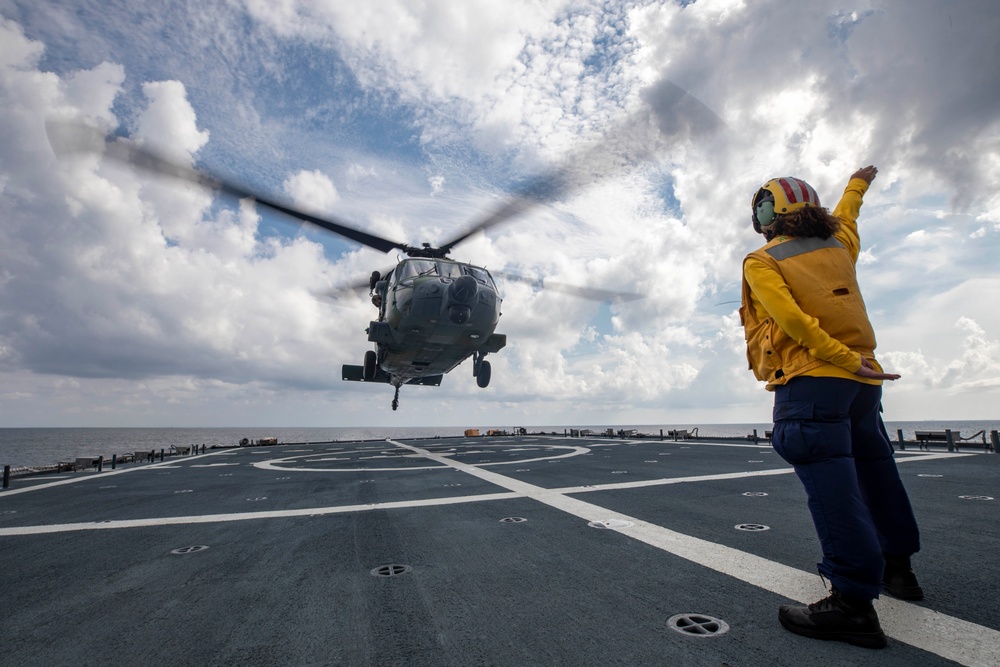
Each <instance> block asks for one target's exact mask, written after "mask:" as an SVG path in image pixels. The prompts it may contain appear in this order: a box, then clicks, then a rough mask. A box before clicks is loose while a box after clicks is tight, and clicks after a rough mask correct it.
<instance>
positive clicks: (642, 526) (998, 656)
mask: <svg viewBox="0 0 1000 667" xmlns="http://www.w3.org/2000/svg"><path fill="white" fill-rule="evenodd" d="M397 444H399V446H401V447H407V448H409V449H412V450H413V451H414V452H418V453H421V454H423V455H424V456H426V457H427V458H429V459H431V460H435V461H439V462H441V463H445V464H447V465H450V466H452V467H454V468H457V469H459V470H462V471H463V472H466V473H468V474H470V475H472V476H474V477H478V478H480V479H483V480H485V481H488V482H490V483H492V484H496V485H497V486H500V487H503V488H506V489H509V490H511V491H513V492H515V493H517V494H519V495H523V496H526V497H528V498H531V499H533V500H537V501H538V502H541V503H544V504H545V505H548V506H549V507H554V508H556V509H559V510H562V511H563V512H566V513H568V514H571V515H573V516H576V517H579V518H580V519H583V520H585V521H587V522H591V521H604V522H611V521H615V522H628V523H631V524H633V525H627V526H623V527H613V526H611V525H609V528H608V529H609V530H616V531H618V532H620V533H622V534H623V535H627V536H629V537H631V538H633V539H636V540H639V541H640V542H643V543H645V544H648V545H650V546H653V547H656V548H658V549H662V550H663V551H666V552H668V553H671V554H674V555H675V556H680V557H681V558H684V559H686V560H689V561H691V562H693V563H697V564H698V565H701V566H703V567H706V568H709V569H712V570H715V571H716V572H721V573H722V574H725V575H728V576H730V577H733V578H734V579H738V580H740V581H744V582H746V583H748V584H751V585H753V586H757V587H758V588H763V589H764V590H767V591H770V592H772V593H776V594H778V595H781V596H783V597H787V598H789V599H792V600H795V601H797V602H802V603H809V602H815V601H816V600H817V599H819V598H821V597H824V596H825V591H824V590H823V587H822V586H821V583H820V580H819V578H818V577H817V576H816V575H815V574H814V573H811V572H804V571H802V570H797V569H795V568H793V567H788V566H787V565H782V564H781V563H776V562H774V561H771V560H767V559H766V558H762V557H760V556H757V555H755V554H751V553H747V552H745V551H740V550H738V549H733V548H731V547H727V546H724V545H722V544H716V543H714V542H709V541H707V540H702V539H699V538H697V537H692V536H690V535H685V534H683V533H678V532H676V531H673V530H670V529H668V528H663V527H662V526H657V525H656V524H651V523H647V522H645V521H642V520H641V519H637V518H635V517H632V516H628V515H626V514H621V513H618V512H614V511H611V510H608V509H605V508H603V507H600V506H598V505H593V504H590V503H586V502H584V501H582V500H579V499H576V498H570V497H568V496H566V495H564V494H562V493H560V492H559V491H555V490H552V489H545V488H542V487H539V486H534V485H532V484H528V483H526V482H522V481H520V480H516V479H511V478H509V477H504V476H503V475H500V474H498V473H495V472H492V471H489V470H482V469H480V468H477V467H475V466H470V465H466V464H464V463H461V462H459V461H451V460H446V459H441V458H440V457H437V456H435V455H434V454H432V453H431V452H428V451H426V450H421V449H419V448H417V447H411V446H409V445H404V444H401V443H397ZM952 456H953V455H952ZM911 460H912V459H911ZM618 525H619V524H617V523H615V524H614V526H618ZM876 604H877V605H878V611H879V618H880V619H881V621H882V628H883V630H885V632H886V634H888V635H889V636H891V637H893V638H895V639H897V640H899V641H901V642H904V643H906V644H910V645H911V646H916V647H917V648H919V649H922V650H924V651H927V652H929V653H934V654H936V655H939V656H941V657H944V658H947V659H949V660H954V661H955V662H958V663H960V664H963V665H969V666H970V667H972V666H979V665H996V664H1000V631H997V630H994V629H992V628H987V627H985V626H982V625H977V624H975V623H970V622H969V621H964V620H962V619H960V618H955V617H953V616H948V615H947V614H941V613H938V612H935V611H932V610H929V609H925V608H923V607H919V606H917V605H914V604H909V603H907V602H903V601H901V600H890V599H886V598H882V599H880V600H878V601H876Z"/></svg>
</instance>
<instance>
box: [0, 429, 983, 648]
mask: <svg viewBox="0 0 1000 667" xmlns="http://www.w3.org/2000/svg"><path fill="white" fill-rule="evenodd" d="M896 458H897V461H898V463H899V469H900V473H901V475H902V477H903V480H904V482H905V484H906V487H907V489H908V491H909V493H910V498H911V501H912V503H913V506H914V510H915V512H916V515H917V519H918V521H919V523H920V527H921V531H922V541H923V549H922V551H921V553H920V554H918V555H917V556H916V557H915V558H914V566H915V570H916V571H917V574H918V576H919V577H920V580H921V584H922V585H923V587H924V590H925V593H926V598H925V600H924V601H923V602H920V603H905V602H900V601H897V600H894V599H892V598H889V597H887V596H883V597H882V598H881V599H880V600H878V601H877V602H876V606H877V608H878V610H879V614H880V617H881V620H882V625H883V628H884V629H885V631H886V633H887V634H888V635H889V637H890V644H889V647H888V648H887V649H884V650H881V651H872V650H866V649H861V648H856V647H852V646H849V645H846V644H842V643H839V642H822V641H816V640H810V639H806V638H802V637H798V636H795V635H792V634H790V633H788V632H787V631H785V630H783V629H782V628H781V626H780V625H779V624H778V622H777V608H778V606H779V605H780V604H785V603H788V602H789V601H790V600H795V601H800V602H812V601H815V600H817V599H819V598H821V597H823V596H825V595H826V590H825V588H824V584H823V582H822V581H821V579H820V577H819V576H818V575H817V574H816V565H815V564H816V561H817V560H818V559H819V558H820V552H819V544H818V541H817V539H816V537H815V533H814V531H813V527H812V523H811V521H810V518H809V515H808V511H807V509H806V505H805V495H804V492H803V491H802V488H801V485H800V484H799V482H798V480H797V479H796V478H795V475H794V474H793V473H792V471H791V469H790V467H788V466H787V465H786V464H785V463H784V462H783V461H782V460H781V459H780V458H779V457H778V456H777V455H776V454H775V453H774V452H773V451H772V450H771V449H770V448H769V447H768V446H766V445H761V446H758V445H753V444H751V443H734V442H722V441H720V442H712V441H710V440H705V439H699V440H688V441H680V442H672V441H658V440H652V439H640V440H619V439H602V438H563V437H556V436H527V437H497V438H488V437H481V438H442V439H423V440H404V441H398V442H396V441H387V442H359V443H315V444H306V445H283V446H272V447H251V448H241V449H236V450H225V451H221V452H213V453H209V454H205V455H201V456H191V457H185V458H179V459H173V460H169V461H166V462H164V463H155V464H148V465H146V464H143V465H138V464H130V465H128V466H119V467H118V468H117V469H116V470H114V471H110V470H108V469H107V468H105V470H104V472H101V473H96V472H90V473H75V474H62V475H58V476H49V477H38V478H29V479H20V480H17V479H16V480H15V481H14V484H13V485H12V487H11V488H10V489H8V490H6V491H3V492H0V572H2V574H0V577H2V581H3V590H4V594H3V603H2V609H3V622H2V623H0V663H2V664H11V665H53V664H74V665H87V664H92V665H118V664H120V665H137V664H144V665H183V664H199V665H395V666H406V665H428V666H435V665H511V666H517V667H523V666H526V665H573V666H576V665H683V666H688V665H690V666H694V667H697V666H702V665H705V666H712V667H721V666H722V665H729V666H730V667H742V666H757V665H761V666H779V665H794V666H796V667H798V666H801V665H819V664H822V665H845V666H846V665H851V666H857V665H876V664H877V665H880V666H882V665H898V666H901V667H902V666H905V667H918V666H923V665H950V664H963V665H997V664H1000V602H998V600H1000V594H998V593H1000V591H998V585H997V581H998V580H1000V577H998V575H1000V571H998V570H1000V566H998V558H997V554H998V553H1000V522H998V521H997V507H998V505H997V501H996V500H995V499H996V498H997V497H998V496H1000V488H998V487H1000V481H998V479H1000V478H998V475H997V472H998V464H997V460H998V459H997V457H996V456H994V455H988V454H964V453H963V454H947V453H926V452H913V453H909V452H908V453H898V454H897V457H896ZM678 617H680V623H681V624H682V625H683V624H685V623H686V622H687V623H689V624H694V625H693V626H692V627H691V628H690V629H691V630H697V629H699V628H701V630H700V631H699V632H693V631H689V632H682V631H679V630H677V629H673V628H672V627H670V625H671V624H670V623H668V621H670V620H671V619H674V620H675V622H676V619H677V618H678ZM685 619H686V620H685Z"/></svg>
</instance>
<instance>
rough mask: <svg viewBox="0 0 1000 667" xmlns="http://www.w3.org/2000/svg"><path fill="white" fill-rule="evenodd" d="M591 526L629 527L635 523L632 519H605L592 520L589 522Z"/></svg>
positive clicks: (606, 527) (603, 527) (604, 527)
mask: <svg viewBox="0 0 1000 667" xmlns="http://www.w3.org/2000/svg"><path fill="white" fill-rule="evenodd" d="M587 525H588V526H590V527H591V528H602V529H608V528H628V527H629V526H634V525H635V524H634V523H632V522H631V521H622V520H621V519H605V520H604V521H591V522H590V523H588V524H587Z"/></svg>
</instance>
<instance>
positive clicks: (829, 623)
mask: <svg viewBox="0 0 1000 667" xmlns="http://www.w3.org/2000/svg"><path fill="white" fill-rule="evenodd" d="M830 593H831V594H830V596H829V597H826V598H823V599H822V600H820V601H819V602H813V603H812V604H811V605H809V606H807V607H795V606H792V605H782V606H781V608H780V609H779V610H778V620H779V621H780V622H781V625H782V626H784V628H785V629H786V630H789V631H791V632H794V633H795V634H797V635H802V636H803V637H812V638H813V639H836V640H839V641H844V642H847V643H849V644H853V645H855V646H863V647H865V648H883V647H884V646H885V644H886V640H885V633H884V632H882V626H881V625H879V622H878V614H876V613H875V607H873V606H872V603H871V600H848V599H846V598H844V597H842V596H841V595H840V593H839V592H838V591H837V589H836V588H834V589H832V590H831V591H830Z"/></svg>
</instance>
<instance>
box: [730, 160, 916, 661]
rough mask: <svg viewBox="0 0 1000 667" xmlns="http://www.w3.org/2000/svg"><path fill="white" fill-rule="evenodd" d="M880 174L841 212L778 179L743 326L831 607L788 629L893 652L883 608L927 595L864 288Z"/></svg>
mask: <svg viewBox="0 0 1000 667" xmlns="http://www.w3.org/2000/svg"><path fill="white" fill-rule="evenodd" d="M877 173H878V170H877V169H876V168H875V167H874V166H867V167H863V168H861V169H859V170H858V171H856V172H855V173H854V174H852V175H851V178H850V180H849V182H848V184H847V188H846V189H845V190H844V194H843V196H842V197H841V199H840V202H839V203H838V204H837V206H836V207H835V208H834V210H833V213H832V214H831V213H830V212H829V211H828V210H827V209H825V208H822V207H821V206H820V201H819V196H818V195H817V194H816V191H815V190H814V189H813V188H812V186H810V185H809V184H808V183H806V182H805V181H803V180H801V179H798V178H792V177H787V178H774V179H772V180H770V181H768V182H767V183H765V184H764V185H763V186H762V187H761V188H760V189H759V190H758V191H757V192H756V194H754V196H753V199H752V203H751V205H752V219H753V227H754V230H755V231H757V232H758V233H760V234H763V235H764V237H765V239H767V244H766V245H765V246H764V247H762V248H760V249H758V250H755V251H754V252H752V253H750V254H749V255H747V257H746V259H744V261H743V298H742V305H741V307H740V319H741V321H742V323H743V327H744V334H745V336H746V342H747V358H748V360H749V362H750V368H751V370H753V372H754V375H755V376H756V377H757V379H758V380H762V381H765V382H767V389H768V390H769V391H773V392H774V415H773V416H774V430H773V435H772V445H773V447H774V449H775V451H777V452H778V454H780V455H781V457H782V458H783V459H785V460H786V461H787V462H788V463H790V464H791V465H792V466H793V467H794V469H795V472H796V474H797V475H798V477H799V479H800V480H801V482H802V485H803V486H804V487H805V491H806V495H807V496H808V506H809V511H810V513H811V514H812V518H813V523H814V525H815V527H816V532H817V534H818V536H819V540H820V544H821V546H822V551H823V560H822V562H820V563H819V571H820V574H821V576H823V577H824V578H825V579H826V580H829V582H830V584H831V591H830V593H831V594H830V596H829V597H826V598H824V599H822V600H820V601H818V602H814V603H812V604H810V605H808V606H805V607H799V606H792V605H783V606H782V607H781V608H780V609H779V611H778V619H779V621H780V622H781V624H782V626H784V627H785V628H786V629H787V630H790V631H791V632H794V633H796V634H799V635H804V636H806V637H815V638H819V639H836V640H841V641H847V642H849V643H851V644H855V645H859V646H865V647H869V648H881V647H883V646H885V644H886V639H885V634H884V633H883V632H882V628H881V625H880V624H879V619H878V615H877V614H876V612H875V609H874V607H873V606H872V600H873V599H875V598H877V597H878V596H879V593H880V592H881V591H882V590H883V586H884V589H885V591H886V592H887V593H889V594H890V595H893V596H895V597H898V598H902V599H906V600H919V599H921V598H922V597H923V591H922V590H921V588H920V586H919V584H918V583H917V579H916V577H915V576H914V574H913V572H912V570H911V566H910V556H911V555H912V554H914V553H916V552H917V551H918V550H919V548H920V539H919V533H918V529H917V523H916V520H915V519H914V516H913V511H912V509H911V507H910V501H909V498H908V496H907V494H906V490H905V489H904V487H903V484H902V482H901V481H900V478H899V472H898V471H897V469H896V463H895V461H894V460H893V454H892V451H893V450H892V445H891V444H890V443H889V438H888V435H887V434H886V431H885V426H884V425H883V423H882V417H881V414H880V413H881V411H882V405H881V399H882V382H883V381H884V380H896V379H898V378H899V377H900V376H899V375H897V374H894V373H886V372H884V371H883V370H882V367H881V366H880V365H879V363H878V361H876V359H875V354H874V351H875V333H874V331H873V329H872V325H871V323H870V322H869V320H868V314H867V312H866V310H865V304H864V300H863V299H862V297H861V291H860V290H859V288H858V281H857V275H856V267H855V265H856V263H857V260H858V254H859V251H860V246H861V241H860V237H859V235H858V228H857V218H858V214H859V212H860V210H861V203H862V198H863V196H864V194H865V192H866V191H867V190H868V187H869V185H871V182H872V180H873V179H874V178H875V175H876V174H877Z"/></svg>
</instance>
